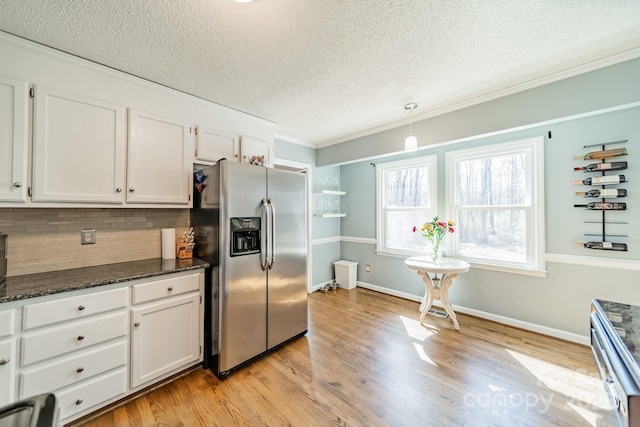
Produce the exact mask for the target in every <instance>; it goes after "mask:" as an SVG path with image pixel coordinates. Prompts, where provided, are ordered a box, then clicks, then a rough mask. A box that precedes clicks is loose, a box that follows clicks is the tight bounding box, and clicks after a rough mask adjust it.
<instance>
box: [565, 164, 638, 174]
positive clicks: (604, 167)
mask: <svg viewBox="0 0 640 427" xmlns="http://www.w3.org/2000/svg"><path fill="white" fill-rule="evenodd" d="M626 168H627V162H607V163H591V164H590V165H587V166H582V167H578V168H573V170H574V171H585V172H597V171H620V170H623V169H626Z"/></svg>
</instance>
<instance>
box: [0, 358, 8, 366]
mask: <svg viewBox="0 0 640 427" xmlns="http://www.w3.org/2000/svg"><path fill="white" fill-rule="evenodd" d="M7 363H9V359H8V358H6V357H5V358H4V359H0V366H3V365H6V364H7Z"/></svg>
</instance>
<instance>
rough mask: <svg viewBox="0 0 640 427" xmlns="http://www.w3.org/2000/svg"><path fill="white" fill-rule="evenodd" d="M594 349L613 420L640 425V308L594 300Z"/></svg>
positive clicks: (592, 312) (624, 424)
mask: <svg viewBox="0 0 640 427" xmlns="http://www.w3.org/2000/svg"><path fill="white" fill-rule="evenodd" d="M591 349H592V350H593V354H594V356H595V358H596V362H597V363H598V368H599V369H600V375H601V376H602V379H603V381H604V387H605V390H606V391H607V394H608V395H609V399H610V401H611V404H612V405H613V411H611V413H610V414H608V415H610V418H611V421H612V422H614V423H617V424H618V425H621V426H628V427H638V426H640V365H639V364H638V361H640V307H638V306H635V305H629V304H621V303H616V302H611V301H604V300H593V302H592V304H591Z"/></svg>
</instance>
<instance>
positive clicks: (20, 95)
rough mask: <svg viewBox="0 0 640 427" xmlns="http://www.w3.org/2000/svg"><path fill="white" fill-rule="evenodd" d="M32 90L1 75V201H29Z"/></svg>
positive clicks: (23, 83) (22, 83)
mask: <svg viewBox="0 0 640 427" xmlns="http://www.w3.org/2000/svg"><path fill="white" fill-rule="evenodd" d="M28 90H29V86H28V84H27V82H24V81H20V80H16V79H13V78H10V77H6V76H3V75H0V202H22V203H24V202H25V201H26V196H27V191H26V189H27V147H28V145H27V121H28V113H27V107H28V105H29V102H28V96H29V94H28Z"/></svg>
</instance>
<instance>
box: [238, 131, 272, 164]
mask: <svg viewBox="0 0 640 427" xmlns="http://www.w3.org/2000/svg"><path fill="white" fill-rule="evenodd" d="M240 147H241V152H242V163H251V164H254V165H262V166H267V167H270V168H272V167H273V142H269V141H264V140H262V139H258V138H252V137H249V136H243V137H242V142H241V146H240Z"/></svg>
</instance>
